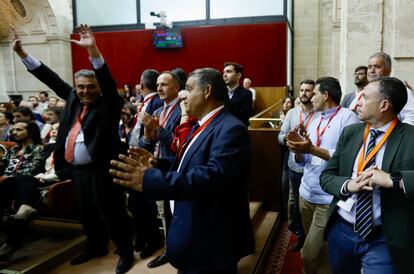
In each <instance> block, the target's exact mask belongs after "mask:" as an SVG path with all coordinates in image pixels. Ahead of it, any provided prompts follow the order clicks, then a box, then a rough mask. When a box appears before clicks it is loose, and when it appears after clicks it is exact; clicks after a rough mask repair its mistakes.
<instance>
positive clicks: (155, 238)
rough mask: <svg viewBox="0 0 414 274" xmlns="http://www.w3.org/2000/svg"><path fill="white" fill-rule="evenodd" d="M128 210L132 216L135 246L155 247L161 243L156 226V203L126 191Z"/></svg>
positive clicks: (141, 194) (139, 193) (135, 192)
mask: <svg viewBox="0 0 414 274" xmlns="http://www.w3.org/2000/svg"><path fill="white" fill-rule="evenodd" d="M128 193H129V197H128V209H129V211H130V212H131V214H132V218H133V222H134V227H135V243H136V245H138V246H139V245H141V246H142V247H143V246H145V244H148V245H152V246H157V245H160V242H162V236H161V233H160V231H159V225H158V218H157V216H158V208H157V203H156V202H155V201H153V200H149V199H148V198H147V197H146V196H145V194H143V193H141V192H137V191H135V190H128Z"/></svg>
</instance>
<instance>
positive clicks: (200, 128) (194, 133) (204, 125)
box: [178, 109, 222, 159]
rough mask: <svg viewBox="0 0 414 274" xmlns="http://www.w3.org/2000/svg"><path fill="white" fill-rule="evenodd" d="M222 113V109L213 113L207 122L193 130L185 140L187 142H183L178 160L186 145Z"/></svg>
mask: <svg viewBox="0 0 414 274" xmlns="http://www.w3.org/2000/svg"><path fill="white" fill-rule="evenodd" d="M221 111H222V109H220V110H219V111H217V112H216V113H214V114H213V115H212V116H211V117H210V118H208V120H207V121H206V122H205V123H204V124H203V125H201V126H200V127H199V128H197V129H196V130H194V132H193V133H192V134H191V136H190V138H188V139H187V141H185V142H184V144H183V146H182V147H181V149H180V151H179V152H178V159H181V156H182V154H183V153H184V151H185V149H186V147H187V145H188V144H189V143H190V142H191V140H192V139H193V138H194V137H195V136H196V135H197V134H198V133H199V132H201V131H202V130H203V129H204V128H206V127H207V126H208V124H210V122H211V121H212V120H213V119H214V118H215V117H216V116H217V115H219V113H220V112H221Z"/></svg>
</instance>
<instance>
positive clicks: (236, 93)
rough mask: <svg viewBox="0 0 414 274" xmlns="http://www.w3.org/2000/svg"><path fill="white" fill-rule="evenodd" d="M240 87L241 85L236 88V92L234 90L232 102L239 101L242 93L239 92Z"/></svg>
mask: <svg viewBox="0 0 414 274" xmlns="http://www.w3.org/2000/svg"><path fill="white" fill-rule="evenodd" d="M239 88H240V86H238V87H237V88H236V89H235V90H234V92H233V96H232V97H231V99H230V104H232V105H233V104H236V102H238V100H239V95H240V92H239Z"/></svg>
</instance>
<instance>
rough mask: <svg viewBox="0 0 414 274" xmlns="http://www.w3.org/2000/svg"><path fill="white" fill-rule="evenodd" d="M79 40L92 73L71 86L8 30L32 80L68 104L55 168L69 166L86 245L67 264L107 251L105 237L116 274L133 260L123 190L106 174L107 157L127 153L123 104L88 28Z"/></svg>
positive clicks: (81, 75) (79, 74)
mask: <svg viewBox="0 0 414 274" xmlns="http://www.w3.org/2000/svg"><path fill="white" fill-rule="evenodd" d="M79 33H80V40H79V41H77V40H72V42H74V43H75V44H77V45H78V46H80V47H83V48H86V49H87V51H88V54H89V57H90V60H91V62H92V65H93V67H94V71H91V70H81V71H78V72H77V73H75V88H72V87H71V86H70V85H68V84H67V83H66V82H64V81H63V80H62V79H61V78H60V77H59V76H58V75H57V74H56V73H54V72H53V71H52V70H50V69H49V68H48V67H47V66H46V65H44V64H42V63H40V61H39V60H37V59H35V58H34V57H33V56H31V55H29V54H27V53H26V52H25V51H24V50H23V48H22V46H21V41H20V39H19V37H18V36H17V33H16V32H15V31H14V29H12V46H13V49H14V51H15V52H16V53H17V54H18V55H19V56H20V57H21V58H22V61H23V63H24V64H25V65H26V67H27V68H28V70H29V72H30V73H32V74H33V75H34V76H35V77H36V78H38V79H39V80H40V81H42V82H43V83H45V84H46V85H47V86H49V88H51V89H52V90H53V91H55V92H56V94H57V95H58V96H59V97H61V98H63V99H65V100H66V107H65V109H64V112H63V116H62V121H61V124H60V128H59V133H58V137H57V140H56V150H55V168H56V170H61V169H63V168H65V167H67V166H68V165H69V166H72V180H73V181H74V183H75V188H76V196H77V202H78V207H79V211H80V215H81V221H82V225H83V229H84V232H85V234H86V236H87V238H88V244H87V246H86V249H85V251H84V253H82V254H81V255H80V256H78V257H76V258H74V259H73V260H72V261H71V264H73V265H76V264H81V263H84V262H87V261H89V260H91V259H93V258H95V257H99V256H104V255H106V254H107V253H108V249H107V244H108V234H109V235H110V237H111V239H112V240H113V242H114V243H115V244H116V245H117V247H118V250H119V254H120V259H119V261H118V265H117V268H116V273H125V272H127V271H128V270H129V269H130V268H131V266H132V264H133V261H134V256H133V245H132V239H131V229H130V220H129V218H128V215H127V212H126V208H125V203H124V190H123V188H122V187H119V186H117V185H114V184H113V183H112V178H111V176H110V174H108V172H107V168H109V162H110V159H111V158H113V157H114V156H116V155H118V154H119V153H122V151H125V150H126V148H124V149H123V148H122V145H121V141H120V139H119V136H118V123H119V120H120V115H121V109H122V106H123V100H122V98H121V97H120V96H119V95H118V92H117V88H116V83H115V81H114V80H113V79H112V76H111V73H110V71H109V68H108V66H107V65H106V63H105V61H104V60H103V57H102V55H101V54H100V52H99V49H98V47H97V45H96V42H95V38H94V36H93V34H92V31H91V30H90V28H89V27H88V26H86V25H81V27H80V28H79Z"/></svg>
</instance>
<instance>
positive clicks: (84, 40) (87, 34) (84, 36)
mask: <svg viewBox="0 0 414 274" xmlns="http://www.w3.org/2000/svg"><path fill="white" fill-rule="evenodd" d="M77 30H78V32H79V36H80V40H74V39H71V40H70V41H71V42H72V43H74V44H76V45H78V46H80V47H82V48H91V47H96V41H95V37H94V36H93V33H92V30H91V28H90V27H89V26H88V25H83V24H81V25H80V26H79V27H77Z"/></svg>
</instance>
